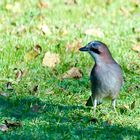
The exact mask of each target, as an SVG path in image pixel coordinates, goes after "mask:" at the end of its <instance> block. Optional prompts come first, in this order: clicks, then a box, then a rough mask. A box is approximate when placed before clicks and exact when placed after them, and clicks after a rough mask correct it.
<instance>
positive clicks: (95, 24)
mask: <svg viewBox="0 0 140 140" xmlns="http://www.w3.org/2000/svg"><path fill="white" fill-rule="evenodd" d="M91 40H100V41H102V42H104V43H106V44H108V46H109V49H110V51H111V52H112V55H113V57H114V58H115V60H116V61H117V62H118V63H119V64H120V65H121V66H122V69H123V75H124V79H125V84H124V87H123V89H122V91H121V93H120V96H119V98H118V100H117V112H118V115H116V114H115V113H114V112H113V110H112V109H111V107H110V102H108V101H105V102H104V103H103V104H102V105H100V106H99V107H98V109H97V114H96V116H93V110H92V108H90V107H86V106H85V103H86V100H87V99H88V97H89V96H90V94H91V93H90V81H89V74H90V71H91V69H92V66H93V64H94V61H93V59H92V58H91V56H90V55H89V54H87V53H81V52H79V51H77V49H78V47H80V46H83V45H85V44H86V43H88V42H90V41H91ZM37 44H38V45H39V46H41V49H42V51H40V52H39V51H37V54H36V52H35V51H34V47H35V46H36V45H37ZM138 44H140V2H139V1H137V0H126V1H123V0H116V1H113V0H104V1H102V0H98V1H97V0H77V2H76V1H74V0H67V1H64V0H50V1H49V0H48V1H45V0H44V1H39V0H1V1H0V125H2V124H4V120H7V121H8V122H17V121H18V122H20V123H21V124H22V127H15V128H13V127H12V128H9V129H8V131H6V132H3V131H1V129H0V139H1V140H20V139H22V140H24V139H26V140H61V139H64V140H69V139H71V140H94V139H96V140H102V139H105V140H140V53H139V52H137V51H135V49H136V47H135V45H138ZM139 47H140V46H139ZM48 51H49V52H51V53H56V54H58V55H59V57H60V62H59V63H58V64H57V65H56V66H55V67H54V68H52V67H47V66H46V67H44V66H42V60H43V58H44V55H45V53H46V52H48ZM72 67H77V68H79V69H80V70H81V71H82V73H83V76H82V78H79V79H73V78H67V79H63V78H62V77H63V75H64V73H66V71H68V70H69V69H70V68H72ZM8 82H9V84H8ZM11 84H12V85H11ZM11 86H12V87H11ZM134 102H135V105H134ZM132 103H133V104H132ZM93 117H96V119H97V120H98V122H95V119H93Z"/></svg>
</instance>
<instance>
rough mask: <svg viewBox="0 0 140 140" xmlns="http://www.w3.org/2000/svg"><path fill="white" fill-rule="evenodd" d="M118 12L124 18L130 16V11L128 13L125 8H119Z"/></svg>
mask: <svg viewBox="0 0 140 140" xmlns="http://www.w3.org/2000/svg"><path fill="white" fill-rule="evenodd" d="M120 11H121V12H122V14H123V15H125V16H126V17H128V16H129V15H130V11H129V10H128V9H127V8H125V7H123V6H122V7H121V8H120Z"/></svg>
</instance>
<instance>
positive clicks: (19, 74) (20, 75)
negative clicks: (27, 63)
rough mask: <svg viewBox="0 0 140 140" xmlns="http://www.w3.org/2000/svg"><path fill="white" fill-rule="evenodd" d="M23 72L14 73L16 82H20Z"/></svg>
mask: <svg viewBox="0 0 140 140" xmlns="http://www.w3.org/2000/svg"><path fill="white" fill-rule="evenodd" d="M22 75H23V72H22V70H18V71H17V72H16V81H20V80H21V79H22Z"/></svg>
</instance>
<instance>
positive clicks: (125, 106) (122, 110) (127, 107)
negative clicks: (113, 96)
mask: <svg viewBox="0 0 140 140" xmlns="http://www.w3.org/2000/svg"><path fill="white" fill-rule="evenodd" d="M119 110H120V113H121V114H123V113H126V112H127V111H128V110H129V106H128V105H123V106H122V107H120V108H119Z"/></svg>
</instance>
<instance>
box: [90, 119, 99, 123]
mask: <svg viewBox="0 0 140 140" xmlns="http://www.w3.org/2000/svg"><path fill="white" fill-rule="evenodd" d="M89 122H92V123H98V119H97V118H92V119H91V120H89Z"/></svg>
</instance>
